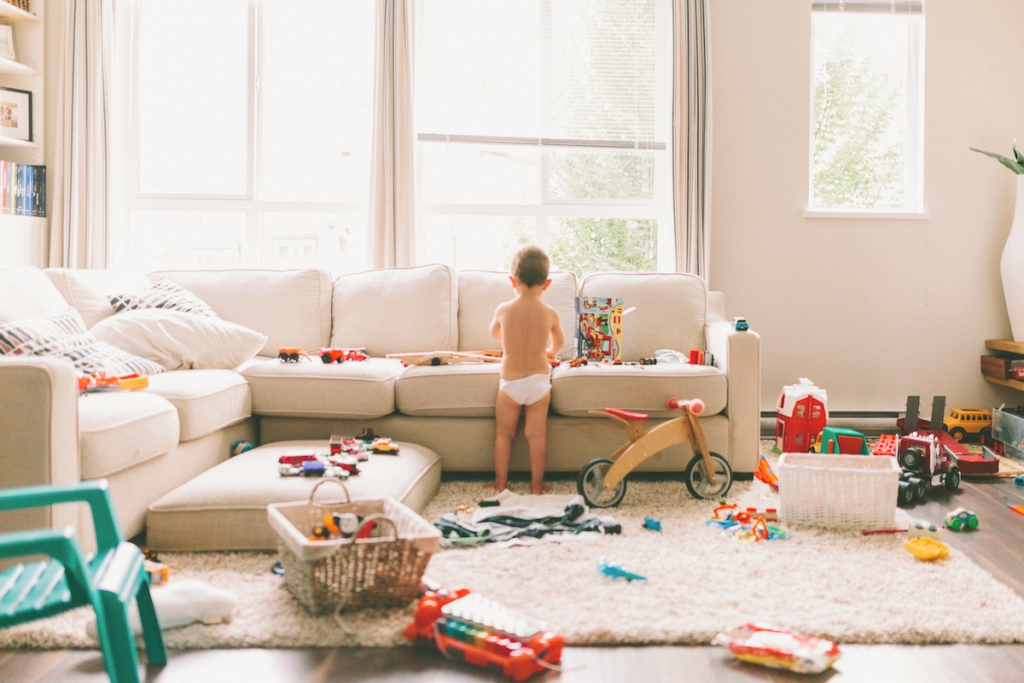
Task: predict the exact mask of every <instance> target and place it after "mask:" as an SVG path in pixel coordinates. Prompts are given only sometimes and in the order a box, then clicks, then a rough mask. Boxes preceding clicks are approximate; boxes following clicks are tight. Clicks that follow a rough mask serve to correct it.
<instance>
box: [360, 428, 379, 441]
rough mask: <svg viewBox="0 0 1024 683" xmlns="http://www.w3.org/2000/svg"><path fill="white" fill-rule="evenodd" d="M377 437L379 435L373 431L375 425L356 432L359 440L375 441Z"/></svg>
mask: <svg viewBox="0 0 1024 683" xmlns="http://www.w3.org/2000/svg"><path fill="white" fill-rule="evenodd" d="M376 438H377V435H376V434H375V433H374V432H373V427H367V428H366V429H364V430H363V431H362V432H360V433H359V434H356V439H358V440H359V441H373V440H374V439H376Z"/></svg>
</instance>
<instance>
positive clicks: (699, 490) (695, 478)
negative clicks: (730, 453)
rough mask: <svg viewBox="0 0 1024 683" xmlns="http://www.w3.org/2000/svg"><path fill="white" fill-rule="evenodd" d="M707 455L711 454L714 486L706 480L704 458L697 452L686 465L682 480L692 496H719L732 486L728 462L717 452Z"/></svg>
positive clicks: (730, 469)
mask: <svg viewBox="0 0 1024 683" xmlns="http://www.w3.org/2000/svg"><path fill="white" fill-rule="evenodd" d="M708 455H710V456H711V467H712V468H713V469H714V472H715V486H712V485H711V482H710V481H708V473H707V470H706V468H705V467H704V458H702V457H701V456H700V454H699V453H698V454H697V455H695V456H693V459H692V460H690V464H689V465H687V466H686V475H685V479H684V481H685V482H686V488H688V489H689V490H690V495H691V496H693V497H694V498H719V497H721V496H724V495H725V494H726V493H728V492H729V487H730V486H732V468H731V467H729V463H728V462H726V460H725V458H723V457H722V456H720V455H719V454H718V453H709V454H708Z"/></svg>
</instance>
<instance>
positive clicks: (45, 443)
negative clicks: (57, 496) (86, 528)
mask: <svg viewBox="0 0 1024 683" xmlns="http://www.w3.org/2000/svg"><path fill="white" fill-rule="evenodd" d="M80 478H81V467H80V463H79V455H78V380H77V376H76V374H75V369H74V366H72V365H71V363H69V362H67V361H65V360H62V359H56V358H44V357H36V356H27V357H26V356H18V357H12V356H7V357H0V487H2V488H12V487H15V486H33V485H42V484H70V483H74V482H77V481H79V479H80ZM76 507H77V506H60V507H57V508H34V509H26V510H17V511H10V512H4V513H2V516H0V527H3V528H4V529H30V528H37V527H55V526H76V527H77V526H78V521H79V520H78V515H79V513H78V510H76V509H75V508H76Z"/></svg>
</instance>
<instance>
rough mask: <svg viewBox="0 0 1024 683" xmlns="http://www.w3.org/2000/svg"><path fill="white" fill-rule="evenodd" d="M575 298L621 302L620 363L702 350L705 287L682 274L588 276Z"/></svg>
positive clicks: (694, 277)
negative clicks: (662, 352) (660, 351)
mask: <svg viewBox="0 0 1024 683" xmlns="http://www.w3.org/2000/svg"><path fill="white" fill-rule="evenodd" d="M580 296H610V297H621V298H622V304H623V307H624V309H625V310H627V311H628V310H629V309H630V308H634V307H635V310H633V311H632V312H630V313H628V314H627V315H626V316H625V317H624V318H623V322H622V360H625V361H636V360H639V359H641V358H649V357H651V356H653V355H654V352H655V351H656V350H658V349H673V350H675V351H681V352H683V353H686V352H688V351H689V350H690V349H703V348H704V344H705V342H704V324H705V321H706V319H707V284H706V283H705V282H704V280H703V279H701V278H699V277H697V276H695V275H686V274H683V273H599V274H596V275H588V276H587V277H586V278H584V280H583V283H582V284H581V285H580Z"/></svg>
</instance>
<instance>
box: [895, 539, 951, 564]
mask: <svg viewBox="0 0 1024 683" xmlns="http://www.w3.org/2000/svg"><path fill="white" fill-rule="evenodd" d="M903 547H904V548H906V550H907V552H909V553H910V554H911V555H913V556H914V557H916V558H917V559H919V560H921V561H923V562H931V561H932V560H938V559H940V558H943V557H948V556H949V546H948V545H946V544H945V543H943V542H942V541H936V540H935V539H934V538H928V537H927V536H920V537H918V538H910V539H907V540H906V541H904V542H903Z"/></svg>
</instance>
